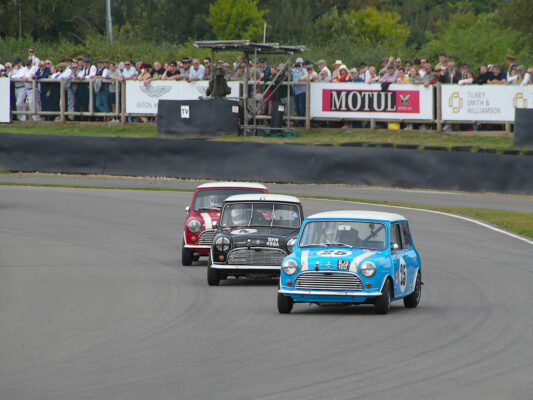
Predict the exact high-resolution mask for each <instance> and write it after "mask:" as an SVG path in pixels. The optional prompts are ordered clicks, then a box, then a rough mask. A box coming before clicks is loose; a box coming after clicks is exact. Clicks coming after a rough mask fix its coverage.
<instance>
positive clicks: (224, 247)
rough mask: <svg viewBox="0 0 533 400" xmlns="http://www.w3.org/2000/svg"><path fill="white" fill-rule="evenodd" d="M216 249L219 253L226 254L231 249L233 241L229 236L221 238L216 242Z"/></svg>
mask: <svg viewBox="0 0 533 400" xmlns="http://www.w3.org/2000/svg"><path fill="white" fill-rule="evenodd" d="M215 247H216V248H217V250H218V251H220V252H222V253H226V252H227V251H228V250H229V248H230V247H231V240H229V238H228V237H227V236H219V237H218V238H217V240H216V241H215Z"/></svg>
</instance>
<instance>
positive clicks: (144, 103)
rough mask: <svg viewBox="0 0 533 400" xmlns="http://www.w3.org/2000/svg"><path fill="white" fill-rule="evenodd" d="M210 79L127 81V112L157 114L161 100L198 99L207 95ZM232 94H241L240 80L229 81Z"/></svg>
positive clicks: (230, 96)
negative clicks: (147, 82)
mask: <svg viewBox="0 0 533 400" xmlns="http://www.w3.org/2000/svg"><path fill="white" fill-rule="evenodd" d="M208 85H209V81H195V82H190V83H189V82H179V81H152V82H150V84H148V85H145V84H144V82H140V81H127V82H126V113H128V114H153V115H155V114H157V102H158V101H159V100H198V99H199V98H200V97H205V95H206V94H205V92H206V90H207V86H208ZM228 86H229V87H230V89H231V94H230V95H229V96H228V98H232V97H238V96H239V82H237V81H235V82H228Z"/></svg>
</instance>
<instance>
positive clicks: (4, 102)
mask: <svg viewBox="0 0 533 400" xmlns="http://www.w3.org/2000/svg"><path fill="white" fill-rule="evenodd" d="M9 83H10V80H9V78H0V122H11V118H10V116H11V92H10V90H9V87H10V86H9Z"/></svg>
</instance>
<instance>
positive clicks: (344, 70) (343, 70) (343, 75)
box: [331, 64, 349, 82]
mask: <svg viewBox="0 0 533 400" xmlns="http://www.w3.org/2000/svg"><path fill="white" fill-rule="evenodd" d="M348 77H349V75H348V67H346V65H344V64H343V65H341V66H340V67H339V75H338V76H336V77H335V78H333V79H332V80H331V81H332V82H345V81H346V79H348Z"/></svg>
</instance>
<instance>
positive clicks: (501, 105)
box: [441, 85, 533, 122]
mask: <svg viewBox="0 0 533 400" xmlns="http://www.w3.org/2000/svg"><path fill="white" fill-rule="evenodd" d="M441 104H442V120H443V121H480V122H485V121H495V122H513V121H514V114H515V109H516V108H533V86H531V85H526V86H507V85H442V92H441Z"/></svg>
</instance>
